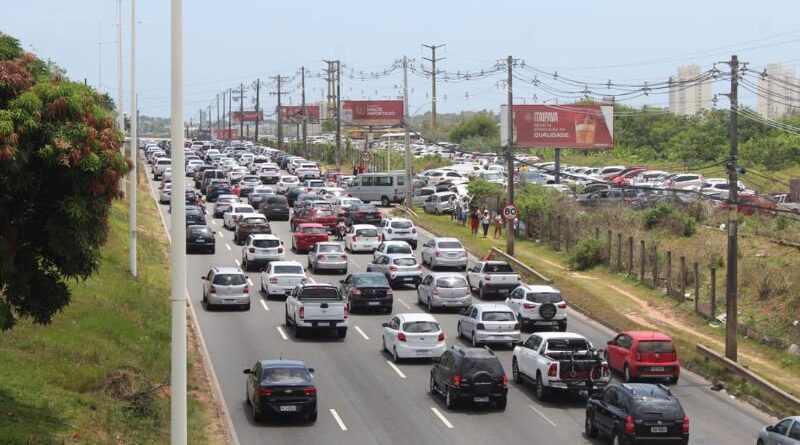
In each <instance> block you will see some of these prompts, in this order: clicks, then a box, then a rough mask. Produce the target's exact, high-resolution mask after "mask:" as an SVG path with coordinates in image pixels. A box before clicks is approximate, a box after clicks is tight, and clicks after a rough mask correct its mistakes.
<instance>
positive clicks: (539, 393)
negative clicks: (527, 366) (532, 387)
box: [536, 373, 548, 402]
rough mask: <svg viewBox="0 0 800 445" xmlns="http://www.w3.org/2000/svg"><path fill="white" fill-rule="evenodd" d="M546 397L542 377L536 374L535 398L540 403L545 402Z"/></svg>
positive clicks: (546, 392)
mask: <svg viewBox="0 0 800 445" xmlns="http://www.w3.org/2000/svg"><path fill="white" fill-rule="evenodd" d="M547 396H548V388H547V387H546V386H544V382H543V381H542V375H541V374H538V373H537V374H536V398H537V399H539V401H540V402H544V401H545V400H547Z"/></svg>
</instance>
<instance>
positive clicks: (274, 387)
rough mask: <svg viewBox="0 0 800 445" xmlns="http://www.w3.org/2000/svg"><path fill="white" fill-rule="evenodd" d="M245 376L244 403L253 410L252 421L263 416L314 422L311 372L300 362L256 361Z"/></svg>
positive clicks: (314, 403) (313, 387) (311, 370)
mask: <svg viewBox="0 0 800 445" xmlns="http://www.w3.org/2000/svg"><path fill="white" fill-rule="evenodd" d="M244 373H245V374H246V375H247V384H246V386H247V388H246V398H247V404H248V405H250V406H252V407H253V420H255V421H256V422H262V421H264V420H265V419H266V418H267V417H278V416H287V415H292V416H304V417H305V418H306V419H307V420H308V421H309V422H316V421H317V387H316V386H315V384H314V376H313V375H312V374H313V373H314V369H312V368H309V367H307V366H306V364H305V363H304V362H302V361H300V360H260V361H258V362H256V364H255V365H253V367H252V368H249V369H245V370H244Z"/></svg>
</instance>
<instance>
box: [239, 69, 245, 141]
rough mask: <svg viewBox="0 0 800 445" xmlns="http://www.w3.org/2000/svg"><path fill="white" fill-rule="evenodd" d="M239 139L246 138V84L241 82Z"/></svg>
mask: <svg viewBox="0 0 800 445" xmlns="http://www.w3.org/2000/svg"><path fill="white" fill-rule="evenodd" d="M239 140H242V141H243V140H244V84H243V83H240V84H239Z"/></svg>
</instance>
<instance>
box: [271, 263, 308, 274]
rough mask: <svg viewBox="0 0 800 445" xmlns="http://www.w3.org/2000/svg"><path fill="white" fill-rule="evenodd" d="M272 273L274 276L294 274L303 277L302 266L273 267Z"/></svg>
mask: <svg viewBox="0 0 800 445" xmlns="http://www.w3.org/2000/svg"><path fill="white" fill-rule="evenodd" d="M272 273H274V274H295V275H303V267H302V266H279V265H278V266H275V267H274V268H273V269H272Z"/></svg>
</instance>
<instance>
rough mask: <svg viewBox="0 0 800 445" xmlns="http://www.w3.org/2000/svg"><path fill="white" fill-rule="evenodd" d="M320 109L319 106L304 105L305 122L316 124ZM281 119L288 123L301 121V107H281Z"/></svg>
mask: <svg viewBox="0 0 800 445" xmlns="http://www.w3.org/2000/svg"><path fill="white" fill-rule="evenodd" d="M320 113H321V107H320V106H319V105H306V122H318V121H319V118H320ZM281 118H283V120H284V121H289V122H302V121H303V107H302V106H300V105H282V106H281Z"/></svg>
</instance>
